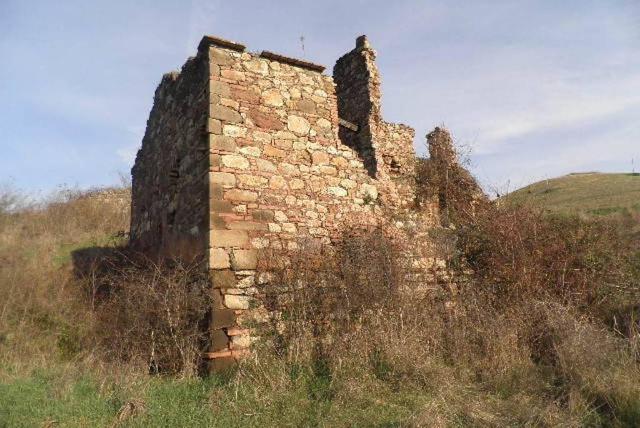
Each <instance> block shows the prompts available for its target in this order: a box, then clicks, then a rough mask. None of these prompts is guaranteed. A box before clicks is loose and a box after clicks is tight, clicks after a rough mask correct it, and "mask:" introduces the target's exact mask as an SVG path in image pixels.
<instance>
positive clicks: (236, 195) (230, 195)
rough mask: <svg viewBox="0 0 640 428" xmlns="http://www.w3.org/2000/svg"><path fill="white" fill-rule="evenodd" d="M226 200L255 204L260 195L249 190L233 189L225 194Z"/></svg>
mask: <svg viewBox="0 0 640 428" xmlns="http://www.w3.org/2000/svg"><path fill="white" fill-rule="evenodd" d="M224 198H225V199H227V200H229V201H234V202H254V201H256V200H257V199H258V194H257V193H256V192H251V191H249V190H241V189H232V190H229V191H227V192H226V193H225V195H224Z"/></svg>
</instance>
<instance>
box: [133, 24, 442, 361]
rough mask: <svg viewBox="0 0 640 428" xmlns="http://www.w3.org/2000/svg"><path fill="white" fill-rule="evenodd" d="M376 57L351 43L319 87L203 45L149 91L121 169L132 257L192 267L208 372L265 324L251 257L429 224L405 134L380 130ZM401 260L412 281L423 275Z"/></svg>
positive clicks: (270, 59) (418, 261) (304, 68)
mask: <svg viewBox="0 0 640 428" xmlns="http://www.w3.org/2000/svg"><path fill="white" fill-rule="evenodd" d="M375 58H376V52H375V51H374V50H373V49H372V48H371V46H370V45H369V42H368V41H367V39H366V37H365V36H361V37H359V38H358V39H357V41H356V47H355V49H353V50H352V51H350V52H348V53H347V54H345V55H344V56H342V57H341V58H340V59H339V60H338V61H337V63H336V65H335V67H334V69H333V77H330V76H327V75H325V74H322V72H323V70H324V67H322V66H320V65H317V64H313V63H310V62H307V61H302V60H299V59H294V58H287V57H284V56H281V55H278V54H274V53H272V52H267V51H263V52H261V53H250V52H246V50H245V46H243V45H241V44H239V43H235V42H230V41H227V40H224V39H219V38H216V37H210V36H205V37H204V38H203V39H202V41H201V42H200V45H199V46H198V53H197V55H196V56H195V57H193V58H190V59H189V60H188V61H187V62H186V64H185V65H184V66H183V67H182V70H181V72H180V73H177V72H176V73H169V74H166V75H165V76H164V77H163V79H162V81H161V83H160V85H159V86H158V89H157V90H156V93H155V100H154V106H153V109H152V111H151V114H150V117H149V120H148V122H147V130H146V134H145V136H144V139H143V142H142V148H141V149H140V151H139V152H138V155H137V158H136V162H135V166H134V167H133V169H132V175H133V190H132V192H133V193H132V220H131V245H132V246H133V247H134V248H138V249H140V250H141V251H145V252H148V253H152V254H155V255H158V256H161V257H178V258H183V259H190V260H193V259H195V260H198V259H199V260H203V261H204V262H203V263H202V265H203V271H204V273H205V274H206V275H207V277H208V278H209V281H210V284H211V287H212V293H213V296H214V307H213V308H212V315H211V320H210V323H209V324H210V332H211V334H210V344H209V348H208V350H207V352H206V353H205V356H206V357H207V358H208V359H209V360H210V368H211V369H214V370H215V369H217V368H221V367H224V366H225V365H227V364H228V363H230V362H232V361H233V360H234V359H235V358H237V357H239V356H241V355H242V354H244V353H246V352H247V348H248V347H249V346H250V344H251V341H252V331H251V328H250V327H251V326H252V325H253V323H255V321H260V320H261V319H264V317H265V316H267V315H266V314H265V311H266V310H265V309H264V305H263V303H264V302H262V301H261V294H260V292H259V285H260V283H261V282H264V279H263V278H258V275H256V267H257V263H258V259H259V252H260V251H261V250H263V249H269V250H272V251H280V252H282V253H283V254H284V253H286V252H288V251H296V250H298V249H299V248H300V245H301V242H303V241H305V240H313V241H317V242H320V243H322V244H327V245H331V244H332V243H334V242H336V241H338V240H340V238H341V236H342V235H343V232H344V231H345V230H350V229H353V228H366V227H368V226H375V225H386V227H389V228H394V229H397V231H398V232H399V234H400V235H402V234H403V233H404V234H405V235H406V237H407V239H408V240H411V239H412V236H413V237H415V236H416V233H417V234H418V235H420V234H422V235H425V236H426V235H427V231H428V230H429V228H431V227H434V226H435V225H436V224H438V220H437V215H438V214H437V206H436V205H435V204H434V205H433V206H429V207H427V208H426V209H424V207H423V209H422V210H421V211H420V212H418V211H416V210H415V209H414V206H415V176H414V174H415V173H414V165H415V152H414V149H413V139H414V130H413V129H411V128H409V127H408V126H405V125H399V124H391V123H387V122H385V121H384V120H383V119H382V113H381V90H380V85H381V83H380V75H379V73H378V69H377V67H376V64H375ZM408 225H411V227H412V228H413V230H412V231H411V232H409V231H408V230H407V228H408ZM416 230H417V231H418V232H416ZM409 235H411V236H409ZM416 248H417V247H416ZM414 253H415V254H408V257H413V259H414V262H415V263H414V265H415V266H416V269H418V270H419V269H425V268H426V267H428V266H430V264H433V262H434V260H433V259H428V258H426V259H425V257H424V254H423V253H420V251H418V249H416V250H415V251H414Z"/></svg>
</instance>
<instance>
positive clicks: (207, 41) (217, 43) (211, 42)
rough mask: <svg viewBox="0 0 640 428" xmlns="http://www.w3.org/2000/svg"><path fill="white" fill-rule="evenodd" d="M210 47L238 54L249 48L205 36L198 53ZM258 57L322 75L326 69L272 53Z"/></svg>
mask: <svg viewBox="0 0 640 428" xmlns="http://www.w3.org/2000/svg"><path fill="white" fill-rule="evenodd" d="M210 46H213V47H218V48H224V49H231V50H234V51H236V52H244V51H245V50H246V48H247V47H246V46H245V45H243V44H241V43H237V42H234V41H231V40H227V39H223V38H220V37H214V36H204V37H203V38H202V40H201V41H200V44H199V45H198V52H205V51H206V49H207V48H208V47H210ZM257 56H259V57H261V58H265V59H268V60H271V61H276V62H280V63H283V64H288V65H292V66H294V67H299V68H304V69H306V70H310V71H315V72H318V73H322V72H323V71H324V70H325V69H326V67H325V66H324V65H321V64H316V63H314V62H311V61H306V60H302V59H298V58H293V57H289V56H285V55H281V54H278V53H274V52H271V51H262V52H260V53H259V54H257Z"/></svg>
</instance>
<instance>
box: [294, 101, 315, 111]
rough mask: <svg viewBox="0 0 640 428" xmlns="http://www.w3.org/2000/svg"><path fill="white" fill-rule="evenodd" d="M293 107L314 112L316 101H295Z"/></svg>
mask: <svg viewBox="0 0 640 428" xmlns="http://www.w3.org/2000/svg"><path fill="white" fill-rule="evenodd" d="M295 108H296V110H300V111H301V112H303V113H309V114H315V113H316V103H314V102H313V101H311V100H308V99H305V100H299V101H296V103H295Z"/></svg>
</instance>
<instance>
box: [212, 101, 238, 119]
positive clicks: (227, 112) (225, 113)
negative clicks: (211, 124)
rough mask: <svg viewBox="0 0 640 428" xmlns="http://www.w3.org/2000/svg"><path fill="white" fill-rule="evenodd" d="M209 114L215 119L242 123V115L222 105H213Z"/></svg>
mask: <svg viewBox="0 0 640 428" xmlns="http://www.w3.org/2000/svg"><path fill="white" fill-rule="evenodd" d="M209 114H210V115H211V117H212V118H213V119H219V120H224V121H226V122H229V123H242V116H241V115H240V113H238V112H237V111H234V110H232V109H230V108H229V107H225V106H222V105H212V106H211V110H210V112H209Z"/></svg>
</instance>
